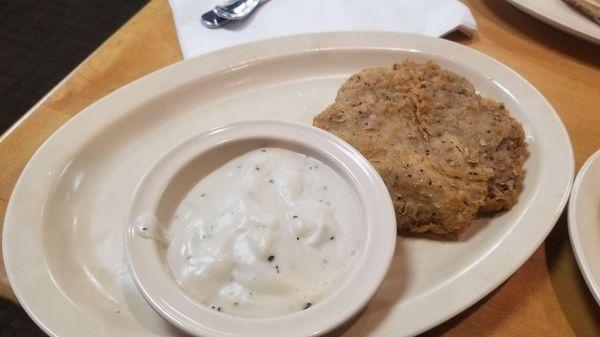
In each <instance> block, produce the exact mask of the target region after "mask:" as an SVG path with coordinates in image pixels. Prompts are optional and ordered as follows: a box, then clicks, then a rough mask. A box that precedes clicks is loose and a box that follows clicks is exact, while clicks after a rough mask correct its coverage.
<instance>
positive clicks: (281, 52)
mask: <svg viewBox="0 0 600 337" xmlns="http://www.w3.org/2000/svg"><path fill="white" fill-rule="evenodd" d="M399 41H402V42H405V43H406V44H408V45H413V44H420V43H422V46H421V47H420V49H419V50H416V51H417V52H422V53H426V52H431V51H430V50H427V49H428V48H429V49H431V48H433V47H432V46H431V45H432V44H433V45H435V46H436V48H438V49H443V47H446V49H447V50H454V51H461V52H464V53H466V54H470V55H472V57H475V58H477V59H478V60H479V61H481V62H485V63H488V64H491V65H493V66H494V67H495V69H497V71H498V72H501V73H503V74H506V75H507V76H510V77H511V78H512V79H515V80H518V81H519V83H521V84H525V85H526V88H527V89H528V90H530V91H531V92H532V93H533V94H534V95H535V98H536V102H539V104H543V106H544V107H545V108H546V109H547V110H548V112H549V117H548V118H551V119H554V120H555V122H556V123H557V124H556V126H557V128H558V129H559V130H558V131H560V132H561V134H562V136H563V137H562V139H563V140H564V141H565V142H566V143H565V146H566V149H565V154H566V156H567V157H568V159H570V160H568V162H565V163H564V164H565V165H567V166H566V167H565V169H566V170H568V180H567V181H565V185H564V187H561V191H560V195H561V196H560V200H558V202H557V207H556V210H555V211H554V212H553V213H552V214H551V215H549V216H548V217H547V221H546V222H547V223H546V222H544V224H545V225H544V227H543V231H539V232H537V235H539V237H537V240H535V242H534V244H531V245H527V248H519V249H520V251H519V254H517V255H518V258H514V257H513V258H511V259H510V261H509V262H507V263H510V265H511V268H507V269H506V271H505V272H503V273H501V274H502V275H501V276H499V277H496V278H495V279H494V280H493V281H492V282H490V281H489V280H488V281H485V282H484V281H482V280H477V279H474V278H473V276H471V279H472V280H473V281H477V282H476V286H475V287H471V289H470V291H469V292H468V293H469V294H476V295H469V296H468V300H464V301H460V303H461V304H460V305H455V306H454V307H453V309H451V310H446V309H443V308H441V307H440V308H438V311H441V313H440V312H438V314H437V316H436V317H437V318H436V319H429V320H428V321H429V323H428V324H424V325H422V326H421V327H420V328H419V329H413V330H410V333H411V334H413V333H414V334H417V333H420V332H423V331H425V330H428V329H430V328H432V327H434V326H436V325H438V324H440V323H442V322H444V321H446V320H448V319H449V318H451V317H453V316H455V315H456V314H458V313H460V312H462V311H464V310H465V309H466V308H468V307H470V306H471V305H473V304H474V303H475V302H477V301H479V300H480V299H482V298H483V297H485V296H486V295H487V294H489V293H490V292H491V291H493V290H494V289H496V288H497V287H498V286H499V285H500V284H502V283H503V282H504V281H505V280H506V279H508V278H509V277H510V276H511V275H512V274H513V273H514V272H515V271H516V270H517V269H518V268H520V267H521V266H522V265H523V264H524V263H525V262H526V261H527V260H528V259H529V258H530V257H531V255H532V254H533V253H534V252H535V250H537V248H538V247H539V245H540V244H541V243H542V242H543V241H544V240H545V238H546V237H547V235H548V234H549V232H550V230H552V228H553V227H554V225H555V223H556V221H557V220H558V218H559V216H560V215H561V213H562V211H563V209H564V207H565V205H566V202H567V200H568V197H569V192H570V189H571V186H572V181H573V175H574V165H575V164H574V155H573V148H572V144H571V141H570V138H569V134H568V132H567V130H566V127H565V125H564V123H563V122H562V120H561V118H560V116H559V115H558V114H557V113H556V111H555V110H554V108H553V107H552V105H551V104H550V103H549V102H548V100H547V99H546V98H545V97H544V96H543V95H542V94H541V93H540V92H539V91H538V90H537V89H536V88H535V87H534V86H533V85H531V84H530V83H529V82H528V81H527V80H525V79H524V78H523V77H522V76H521V75H519V74H518V73H516V72H515V71H514V70H512V69H510V68H509V67H507V66H506V65H504V64H503V63H501V62H499V61H497V60H496V59H494V58H493V57H491V56H488V55H486V54H484V53H482V52H479V51H477V50H474V49H472V48H469V47H467V46H464V45H461V44H458V43H455V42H451V41H447V40H443V39H440V38H433V37H426V36H421V35H415V34H407V33H398V32H374V31H371V32H327V33H312V34H300V35H293V36H284V37H277V38H271V39H266V40H260V41H254V42H249V43H245V44H241V45H237V46H233V47H229V48H225V49H221V50H218V51H214V52H211V53H207V54H204V55H200V56H197V57H195V58H192V59H189V60H183V61H180V62H177V63H174V64H172V65H169V66H167V67H165V68H162V69H159V70H157V71H155V72H152V73H149V74H147V75H145V76H143V77H141V78H140V79H138V80H136V81H133V82H131V83H129V84H127V85H125V86H123V87H121V88H120V89H118V90H116V91H114V92H112V93H110V94H108V95H107V96H105V97H103V98H102V99H100V100H98V101H96V102H94V103H93V104H91V105H90V106H88V107H86V108H85V109H83V110H82V111H81V112H80V113H78V114H76V115H75V116H73V117H72V118H71V119H69V120H68V121H67V122H65V123H64V124H63V125H62V126H61V127H60V128H58V129H57V130H56V131H55V132H54V133H53V134H52V135H51V136H50V137H48V139H46V141H45V142H44V143H43V144H42V145H41V146H40V147H39V148H38V149H37V150H36V152H35V154H34V155H33V156H32V158H31V159H30V160H29V162H28V163H27V165H26V166H25V168H24V170H23V172H22V173H21V175H20V177H19V179H18V181H17V183H16V185H15V187H14V189H13V192H12V194H11V197H10V200H9V203H8V206H7V210H6V216H5V221H4V228H3V255H4V262H5V266H6V271H7V275H8V279H9V282H10V284H11V287H12V288H13V291H14V292H15V295H16V296H17V299H18V300H19V302H20V303H21V304H22V305H23V307H24V308H25V310H26V312H27V313H28V314H29V315H30V317H31V318H32V319H33V320H34V321H35V322H36V323H37V324H38V325H39V326H40V327H41V328H42V329H43V330H44V331H46V332H47V333H49V334H50V335H53V336H57V334H55V333H54V331H53V330H52V329H50V328H49V327H47V326H46V324H45V323H44V322H43V321H42V320H41V319H40V318H39V317H38V316H37V315H36V314H35V313H34V310H33V309H32V308H31V307H30V306H29V305H28V303H27V298H26V295H25V294H24V292H23V288H22V287H19V285H18V284H17V283H15V282H16V280H15V274H14V270H15V268H14V265H13V261H12V259H14V257H13V256H12V255H11V253H10V249H11V247H12V244H11V243H10V242H9V239H8V238H9V237H10V236H11V234H12V233H11V231H12V230H15V229H16V230H22V228H19V227H18V225H16V224H14V225H12V226H11V223H15V222H17V221H16V220H17V219H14V218H15V214H16V213H18V212H17V206H16V205H15V204H16V202H15V195H18V194H20V193H23V189H24V188H25V187H27V182H26V178H27V176H28V175H30V174H31V171H33V170H34V163H35V162H36V161H39V160H40V157H42V154H43V152H44V151H47V150H48V148H50V147H51V146H52V145H56V144H54V143H56V140H57V139H59V138H60V137H61V136H64V134H66V133H67V132H72V131H70V130H71V129H73V128H74V125H76V124H82V123H83V122H84V121H85V120H86V119H88V120H90V119H91V120H94V118H95V119H97V120H102V118H104V119H105V120H106V119H110V120H113V121H114V120H116V119H118V118H119V116H118V114H113V115H112V116H110V118H108V117H106V114H105V115H104V116H101V115H102V114H100V112H101V111H102V109H103V106H107V104H109V103H111V101H114V100H118V99H119V98H124V97H126V96H127V97H128V99H129V101H130V105H131V106H138V105H139V104H142V103H143V102H144V101H148V100H149V99H150V98H153V97H156V96H157V95H156V93H165V92H168V91H169V90H172V89H174V88H177V87H178V86H180V85H184V84H186V83H188V82H189V81H190V79H192V78H194V79H197V78H198V75H200V74H203V75H208V74H211V73H216V72H218V71H219V70H223V69H229V68H234V67H235V66H236V65H239V64H240V63H241V64H252V63H253V62H254V61H260V60H261V59H270V58H274V57H277V56H285V55H292V54H299V53H307V52H318V51H325V50H331V49H334V50H348V49H365V48H370V49H373V48H374V49H381V50H389V51H393V50H397V51H412V50H411V49H410V48H409V47H407V46H400V43H399ZM411 41H412V42H411ZM261 46H270V47H271V49H268V48H263V49H264V50H260V49H261V48H260V47H261ZM274 46H275V47H274ZM273 53H274V54H273ZM444 53H445V54H446V56H444V57H445V58H448V56H447V53H448V52H447V51H444ZM241 55H244V56H241ZM231 60H237V63H236V62H231ZM228 62H229V63H228ZM190 65H191V66H193V67H195V68H197V69H195V70H194V71H191V72H190V74H181V72H182V71H184V70H185V69H186V68H187V67H190ZM178 73H179V74H178ZM174 75H176V76H174ZM157 80H162V82H161V84H162V87H161V88H160V89H158V88H154V87H152V86H151V85H150V84H152V82H154V81H157ZM139 89H145V90H147V91H148V92H147V93H146V94H144V95H143V96H144V97H145V99H141V98H140V97H136V92H137V91H138V90H139ZM131 96H133V98H132V97H131ZM131 102H134V103H131ZM127 109H128V106H125V107H123V108H122V110H127ZM104 122H105V123H106V121H104ZM65 130H69V131H65ZM557 199H558V198H557ZM15 226H17V227H15ZM509 234H510V232H509V233H508V234H507V235H509ZM496 248H497V246H495V247H494V249H496ZM492 256H493V255H492ZM15 263H16V262H15ZM478 266H480V264H475V265H474V266H473V267H471V268H477V267H478ZM465 274H469V273H463V274H461V275H459V276H457V277H456V278H455V279H454V280H452V281H453V282H455V281H456V280H458V279H459V278H463V277H466V275H465ZM453 282H450V283H449V284H452V283H453ZM472 289H478V290H477V291H472ZM58 291H59V292H60V291H61V290H60V289H58ZM29 295H31V294H28V296H29ZM30 300H31V298H30ZM66 300H67V301H69V300H70V299H69V298H68V297H67V298H66Z"/></svg>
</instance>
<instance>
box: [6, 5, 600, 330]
mask: <svg viewBox="0 0 600 337" xmlns="http://www.w3.org/2000/svg"><path fill="white" fill-rule="evenodd" d="M464 2H465V3H466V4H467V5H468V6H469V8H470V9H471V11H472V12H473V14H474V15H475V18H476V19H477V22H478V25H479V31H478V33H477V35H476V36H475V37H474V38H473V39H468V38H466V37H464V36H462V35H461V34H459V33H454V34H451V35H450V36H448V39H450V40H454V41H456V42H459V43H462V44H464V45H467V46H469V47H471V48H474V49H477V50H480V51H482V52H484V53H486V54H488V55H491V56H492V57H494V58H496V59H498V60H499V61H500V62H502V63H504V64H506V65H507V66H509V67H511V68H512V69H514V70H515V71H517V72H518V73H519V74H521V75H522V76H523V77H525V78H526V79H527V80H528V81H529V82H531V83H532V84H533V85H534V86H535V87H536V88H537V89H538V90H539V91H540V92H541V93H542V94H543V95H544V96H545V97H546V98H547V99H548V100H549V101H550V103H551V104H552V105H553V106H554V108H555V109H556V111H557V112H558V113H559V114H560V116H561V118H562V120H563V122H564V123H565V125H566V127H567V129H568V131H569V134H570V136H571V141H572V143H573V147H574V151H575V157H576V165H577V168H579V167H580V166H581V165H582V164H583V162H584V161H585V160H586V159H587V158H588V157H589V156H590V155H591V154H592V153H593V152H594V151H595V150H597V149H599V148H600V108H599V107H600V47H599V46H596V45H593V44H591V43H588V42H585V41H582V40H579V39H576V38H574V37H572V36H570V35H567V34H565V33H562V32H560V31H558V30H556V29H554V28H552V27H550V26H547V25H545V24H543V23H541V22H539V21H537V20H536V19H534V18H532V17H530V16H528V15H526V14H524V13H522V12H520V11H518V10H517V9H515V8H513V7H512V6H511V5H509V4H507V3H506V2H504V1H499V0H472V1H464ZM181 59H182V56H181V52H180V49H179V45H178V42H177V36H176V33H175V29H174V26H173V20H172V17H171V12H170V8H169V6H168V3H167V0H153V1H151V2H150V3H149V4H148V5H147V6H146V7H145V8H144V9H143V10H142V11H141V12H139V13H138V14H137V15H136V16H135V17H133V18H132V19H131V20H130V21H129V22H128V23H127V24H125V25H124V26H123V27H122V28H121V29H120V30H119V31H118V32H117V33H116V34H115V35H113V36H112V37H111V38H110V39H109V40H107V41H106V42H105V43H104V44H103V45H102V46H100V48H98V49H97V50H96V51H95V52H94V53H93V54H92V55H91V56H90V57H89V58H88V59H86V60H85V61H84V62H83V63H82V64H81V65H79V66H78V67H77V68H76V69H75V70H74V71H73V72H72V73H71V74H70V75H69V76H67V78H65V80H64V81H63V82H61V83H60V84H59V85H58V86H57V87H56V88H54V89H53V90H52V91H51V92H50V93H49V94H48V95H47V96H46V97H45V98H44V99H42V101H40V102H39V103H38V104H37V105H36V106H35V107H34V108H32V109H31V111H29V112H28V113H27V115H26V116H25V117H24V118H22V119H21V120H20V121H19V122H18V123H17V124H16V125H15V126H14V127H13V128H11V129H10V130H9V131H7V132H6V133H5V134H4V135H3V136H2V138H0V154H1V155H0V223H3V222H4V213H5V211H6V207H7V204H8V200H9V198H10V194H11V191H12V189H13V187H14V185H15V183H16V181H17V179H18V177H19V174H20V173H21V171H22V170H23V168H24V166H25V165H26V164H27V161H28V160H29V159H30V158H31V156H32V155H33V153H34V152H35V151H36V149H37V148H38V147H39V146H40V145H41V144H42V143H43V142H44V140H45V139H46V138H48V137H49V136H50V135H51V134H52V132H54V131H55V130H56V129H57V128H59V127H60V126H61V125H62V124H63V123H65V122H66V121H67V120H68V119H69V118H71V117H72V116H74V115H75V114H77V113H78V112H79V111H81V110H82V109H84V108H85V107H87V106H88V105H90V104H92V103H93V102H95V101H96V100H98V99H100V98H102V97H103V96H105V95H107V94H108V93H110V92H112V91H114V90H116V89H118V88H119V87H121V86H123V85H125V84H127V83H129V82H131V81H133V80H135V79H137V78H139V77H141V76H143V75H145V74H148V73H150V72H152V71H154V70H157V69H159V68H162V67H164V66H166V65H169V64H172V63H174V62H177V61H180V60H181ZM566 226H567V223H566V212H565V213H564V214H563V216H562V217H561V219H560V220H559V221H558V223H557V225H556V227H555V229H554V230H553V231H552V233H551V234H550V236H549V237H548V239H547V240H546V241H545V242H544V244H543V245H542V246H541V247H539V249H538V250H537V251H536V252H535V254H534V255H533V256H532V257H531V258H530V259H529V260H528V261H527V262H526V263H525V264H524V265H523V266H522V267H521V268H520V269H519V270H518V271H517V272H516V273H515V274H514V275H513V276H512V277H511V278H510V279H509V280H508V281H506V282H505V283H504V284H503V285H502V286H500V287H499V288H498V289H497V290H496V291H494V292H493V293H492V294H490V295H489V296H487V297H486V298H484V299H483V300H481V301H479V302H478V303H477V304H475V305H474V306H473V307H471V308H469V309H468V310H466V311H465V312H463V313H461V314H459V315H458V316H456V317H454V318H453V319H451V320H449V321H448V322H446V323H443V324H442V325H440V326H438V327H437V328H434V329H433V330H431V331H429V332H427V333H426V334H424V335H425V336H600V309H599V307H598V306H597V305H596V303H595V302H594V300H593V298H592V296H591V294H590V293H589V291H588V290H587V288H586V286H585V283H584V282H583V279H582V278H581V275H580V273H579V270H578V268H577V265H576V262H575V259H574V257H573V253H572V251H571V247H570V244H569V237H568V232H567V227H566ZM0 264H1V263H0ZM0 296H2V297H5V298H8V299H11V300H15V297H14V294H13V293H12V292H11V290H10V286H9V284H8V281H7V277H6V274H5V272H4V266H3V265H2V266H1V268H0ZM423 314H424V315H426V313H423Z"/></svg>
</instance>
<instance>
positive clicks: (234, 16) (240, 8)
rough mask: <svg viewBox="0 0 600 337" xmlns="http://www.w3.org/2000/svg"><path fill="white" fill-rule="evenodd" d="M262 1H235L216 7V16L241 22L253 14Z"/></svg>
mask: <svg viewBox="0 0 600 337" xmlns="http://www.w3.org/2000/svg"><path fill="white" fill-rule="evenodd" d="M259 3H260V0H235V1H231V2H228V3H226V4H224V5H220V6H216V7H215V9H214V12H215V14H217V15H218V16H219V17H222V18H223V19H227V20H240V19H243V18H245V17H246V16H248V14H250V13H252V11H253V10H254V9H255V8H256V6H258V4H259Z"/></svg>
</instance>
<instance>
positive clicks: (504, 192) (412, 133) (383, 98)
mask: <svg viewBox="0 0 600 337" xmlns="http://www.w3.org/2000/svg"><path fill="white" fill-rule="evenodd" d="M314 125H315V126H317V127H320V128H322V129H325V130H327V131H329V132H332V133H334V134H336V135H337V136H339V137H340V138H342V139H344V140H346V141H347V142H348V143H350V144H351V145H353V146H354V147H356V148H357V149H358V150H359V151H360V152H361V153H362V154H363V155H364V156H365V157H366V158H367V159H369V161H370V162H371V163H372V164H373V165H374V166H375V168H376V169H377V170H378V172H379V173H380V175H381V176H382V178H383V180H384V181H385V183H386V185H387V187H388V190H389V192H390V195H391V197H392V199H393V202H394V206H395V210H396V215H397V222H398V227H399V228H400V229H404V230H409V231H411V232H426V231H431V232H433V233H436V234H439V235H442V236H447V237H455V236H457V235H458V234H460V233H461V232H463V231H464V230H465V228H466V227H467V226H468V225H469V224H470V222H471V220H472V219H473V217H475V216H476V214H477V212H478V211H480V210H483V211H494V210H502V209H508V208H510V207H511V206H512V205H513V204H514V203H515V202H516V200H517V195H518V185H519V180H520V177H521V175H522V172H523V168H522V167H523V162H524V159H525V146H526V145H525V142H524V132H523V128H522V126H521V124H519V123H518V122H517V121H516V120H515V119H513V118H512V117H511V116H510V115H509V113H508V111H507V110H506V108H505V107H504V105H503V104H501V103H497V102H495V101H493V100H490V99H485V98H483V97H481V96H480V95H478V94H477V93H476V92H475V89H474V88H473V86H472V85H471V83H470V82H469V81H468V80H467V79H465V78H464V77H461V76H458V75H456V74H454V73H452V72H449V71H447V70H445V69H443V68H441V67H440V66H438V65H436V64H434V63H432V62H428V63H426V64H416V63H414V62H412V61H411V60H406V61H404V62H403V63H401V64H395V65H394V66H393V68H392V69H389V68H372V69H365V70H362V71H361V72H359V73H358V74H354V75H352V76H351V77H350V78H349V79H348V80H347V81H346V82H345V83H344V85H342V87H341V88H340V90H339V91H338V95H337V97H336V99H335V103H333V104H332V105H330V106H329V107H328V108H327V109H325V111H323V112H322V113H320V114H319V115H318V116H316V117H315V118H314Z"/></svg>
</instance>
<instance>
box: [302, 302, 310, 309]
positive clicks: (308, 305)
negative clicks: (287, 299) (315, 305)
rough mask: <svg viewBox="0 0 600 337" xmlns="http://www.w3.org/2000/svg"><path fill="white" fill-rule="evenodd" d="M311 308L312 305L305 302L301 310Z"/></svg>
mask: <svg viewBox="0 0 600 337" xmlns="http://www.w3.org/2000/svg"><path fill="white" fill-rule="evenodd" d="M311 306H312V303H310V302H306V304H305V305H304V307H302V310H306V309H308V308H310V307H311Z"/></svg>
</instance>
